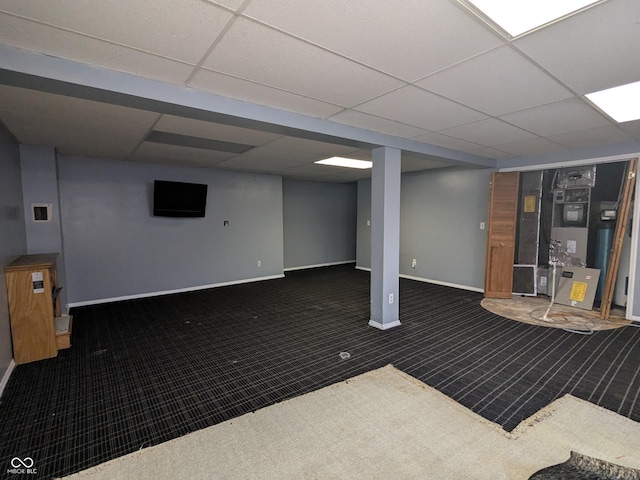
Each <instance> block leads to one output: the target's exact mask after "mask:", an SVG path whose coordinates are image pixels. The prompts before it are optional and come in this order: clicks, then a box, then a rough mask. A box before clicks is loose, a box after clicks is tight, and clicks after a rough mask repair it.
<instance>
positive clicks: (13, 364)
mask: <svg viewBox="0 0 640 480" xmlns="http://www.w3.org/2000/svg"><path fill="white" fill-rule="evenodd" d="M14 368H16V362H14V361H13V358H12V359H11V362H10V363H9V366H8V367H7V371H6V372H4V375H3V376H2V380H0V397H2V394H3V393H4V388H5V387H6V386H7V383H9V377H10V376H11V374H12V373H13V369H14Z"/></svg>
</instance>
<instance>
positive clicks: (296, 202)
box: [282, 179, 357, 268]
mask: <svg viewBox="0 0 640 480" xmlns="http://www.w3.org/2000/svg"><path fill="white" fill-rule="evenodd" d="M282 196H283V218H284V267H285V268H297V267H304V266H313V265H322V264H326V263H337V262H349V261H354V260H355V258H356V216H357V185H356V184H355V183H347V184H339V183H325V182H305V181H295V180H286V179H285V180H283V182H282Z"/></svg>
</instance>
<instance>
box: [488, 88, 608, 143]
mask: <svg viewBox="0 0 640 480" xmlns="http://www.w3.org/2000/svg"><path fill="white" fill-rule="evenodd" d="M500 118H502V119H503V120H505V121H507V122H509V123H512V124H513V125H517V126H519V127H521V128H524V129H526V130H529V131H531V132H534V133H536V134H538V135H541V136H543V137H546V136H549V135H557V134H560V133H566V132H575V131H578V130H586V129H588V128H595V127H601V126H604V125H609V124H610V122H609V120H608V119H607V118H605V116H604V115H602V114H601V113H599V112H597V111H596V110H595V109H594V108H592V107H590V106H589V105H587V104H586V103H585V102H584V101H583V100H582V99H580V98H571V99H569V100H562V101H561V102H556V103H550V104H548V105H542V106H540V107H535V108H530V109H528V110H522V111H520V112H515V113H510V114H508V115H503V116H501V117H500ZM504 143H506V142H504Z"/></svg>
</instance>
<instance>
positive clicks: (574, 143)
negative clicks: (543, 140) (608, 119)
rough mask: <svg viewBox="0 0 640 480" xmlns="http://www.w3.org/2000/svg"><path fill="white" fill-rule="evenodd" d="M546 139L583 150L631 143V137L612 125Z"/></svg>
mask: <svg viewBox="0 0 640 480" xmlns="http://www.w3.org/2000/svg"><path fill="white" fill-rule="evenodd" d="M639 123H640V122H639ZM548 138H549V139H550V140H553V141H554V142H557V143H559V144H560V145H564V146H566V147H569V148H585V147H593V146H596V145H610V144H614V143H626V142H631V141H633V138H632V136H631V135H629V134H627V133H625V132H624V131H622V130H621V129H620V128H618V127H616V126H614V125H605V126H604V127H597V128H590V129H587V130H579V131H577V132H568V133H563V134H560V135H551V136H549V137H548Z"/></svg>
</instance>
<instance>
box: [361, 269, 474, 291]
mask: <svg viewBox="0 0 640 480" xmlns="http://www.w3.org/2000/svg"><path fill="white" fill-rule="evenodd" d="M356 270H364V271H365V272H370V271H371V268H370V267H361V266H360V265H356ZM399 277H400V278H406V279H408V280H416V281H418V282H425V283H433V284H434V285H442V286H443V287H453V288H458V289H460V290H469V291H471V292H480V293H484V288H478V287H470V286H469V285H460V284H458V283H449V282H441V281H440V280H431V279H429V278H423V277H414V276H413V275H405V274H404V273H401V274H400V275H399Z"/></svg>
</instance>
